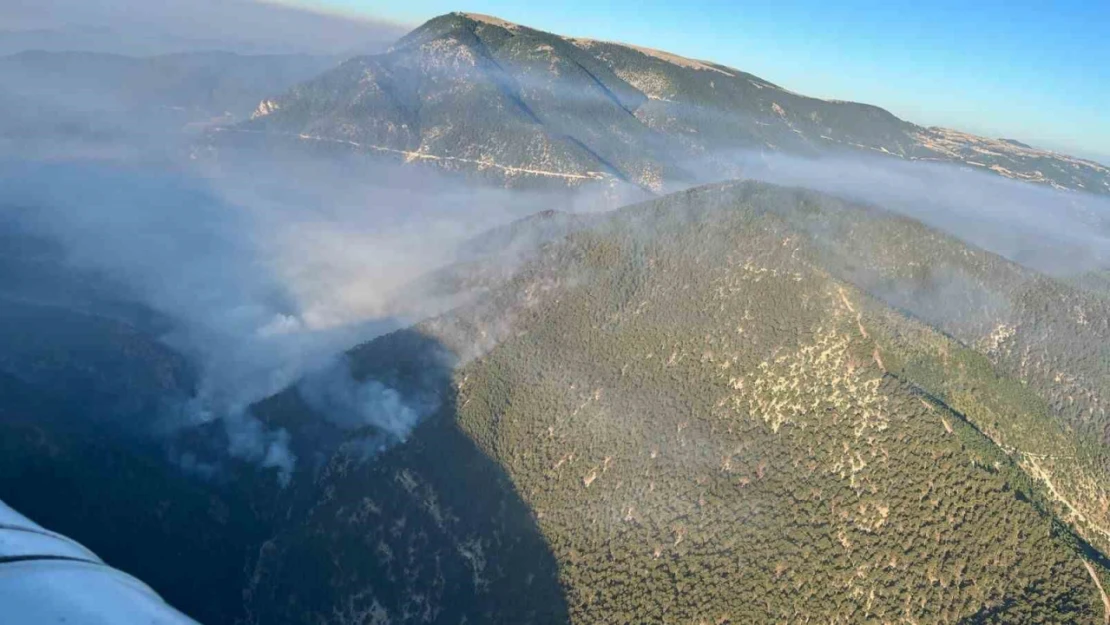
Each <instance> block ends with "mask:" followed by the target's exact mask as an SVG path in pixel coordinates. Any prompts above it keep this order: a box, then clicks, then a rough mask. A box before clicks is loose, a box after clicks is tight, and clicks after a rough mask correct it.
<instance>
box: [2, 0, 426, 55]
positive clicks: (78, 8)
mask: <svg viewBox="0 0 1110 625" xmlns="http://www.w3.org/2000/svg"><path fill="white" fill-rule="evenodd" d="M405 30H406V28H404V27H402V26H398V25H396V24H393V23H390V22H385V21H376V20H374V19H372V18H369V17H357V18H356V17H349V16H341V15H338V14H328V13H322V12H316V11H309V10H306V9H300V8H295V7H292V6H286V5H278V4H276V3H265V2H258V1H254V0H152V1H148V0H7V1H6V2H4V3H2V4H0V54H11V53H15V52H20V51H23V50H53V51H71V50H82V51H95V52H111V53H117V54H132V55H150V54H166V53H171V52H186V51H198V50H224V51H229V52H239V53H244V54H293V53H299V54H327V55H332V54H338V55H354V54H366V53H370V52H377V51H380V50H382V49H384V48H386V47H388V46H389V45H390V44H391V43H393V41H394V40H395V39H396V38H397V37H400V36H401V35H402V34H404V32H405Z"/></svg>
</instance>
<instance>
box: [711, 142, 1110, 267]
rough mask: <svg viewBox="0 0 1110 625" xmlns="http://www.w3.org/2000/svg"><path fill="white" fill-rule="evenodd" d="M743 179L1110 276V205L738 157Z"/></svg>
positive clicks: (986, 181) (1028, 258)
mask: <svg viewBox="0 0 1110 625" xmlns="http://www.w3.org/2000/svg"><path fill="white" fill-rule="evenodd" d="M716 160H727V161H728V162H731V163H734V164H735V167H736V169H737V171H738V172H739V173H740V175H742V176H743V177H746V178H754V179H757V180H763V181H766V182H771V183H775V184H782V185H790V186H801V187H807V188H810V189H816V190H818V191H824V192H827V193H831V194H834V195H838V196H840V197H844V198H846V199H851V200H856V201H862V202H868V203H871V204H874V205H876V206H880V207H883V208H885V209H888V210H893V211H896V212H899V213H902V214H905V215H907V216H909V217H912V218H914V219H917V220H919V221H921V222H923V223H925V224H928V225H930V226H933V227H934V228H937V229H939V230H942V231H944V232H947V233H949V234H952V235H954V236H956V237H957V238H960V239H962V240H964V241H967V242H969V243H971V244H973V245H976V246H979V247H981V248H983V249H986V250H988V251H991V252H994V253H996V254H999V255H1001V256H1004V257H1006V258H1009V259H1010V260H1013V261H1015V262H1018V263H1020V264H1023V265H1025V266H1027V267H1029V268H1031V269H1035V270H1037V271H1041V272H1044V273H1048V274H1050V275H1055V276H1059V277H1074V276H1077V275H1081V274H1084V273H1087V272H1091V271H1098V270H1105V269H1107V268H1110V200H1108V199H1105V198H1102V197H1099V196H1094V195H1090V194H1086V193H1081V192H1075V191H1061V190H1056V189H1052V188H1049V187H1045V186H1039V185H1034V184H1029V183H1025V182H1019V181H1015V180H1009V179H1006V178H1002V177H1000V176H995V175H992V174H988V173H984V172H980V171H975V170H973V169H971V168H968V167H960V166H956V165H951V164H939V163H923V162H908V161H901V160H897V159H894V158H883V157H866V156H855V157H848V156H827V157H823V158H801V157H794V156H789V155H784V154H775V153H762V152H760V153H755V152H739V153H735V154H729V155H726V156H725V157H723V158H718V159H716Z"/></svg>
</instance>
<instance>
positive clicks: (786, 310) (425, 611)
mask: <svg viewBox="0 0 1110 625" xmlns="http://www.w3.org/2000/svg"><path fill="white" fill-rule="evenodd" d="M535 232H538V233H539V234H538V235H534V234H533V233H535ZM520 237H525V238H538V239H539V240H541V241H546V243H545V244H543V245H541V251H540V252H538V254H537V255H536V256H535V257H534V258H533V259H532V260H531V261H530V262H528V263H527V264H525V265H524V266H523V267H522V268H520V269H519V270H514V271H511V272H509V273H508V274H506V273H505V272H504V271H503V270H502V269H501V267H500V265H499V261H498V260H497V259H496V256H494V257H491V258H487V259H486V260H478V261H472V262H471V263H469V264H467V265H465V266H461V267H457V268H455V269H454V270H452V271H450V272H446V273H444V274H442V275H441V276H439V278H438V279H439V280H440V281H441V282H442V286H443V288H447V289H450V288H456V287H457V285H458V284H459V283H460V282H459V281H464V282H465V283H466V284H467V285H468V286H470V287H473V286H475V285H482V284H485V288H486V289H488V291H487V293H486V295H485V296H483V297H481V298H479V299H478V300H476V301H475V302H474V303H472V304H470V305H467V306H464V307H462V308H460V309H458V310H456V311H454V312H452V313H450V314H448V315H446V316H443V317H440V318H436V319H433V320H430V321H428V322H425V323H422V324H420V325H418V326H417V327H415V328H414V329H413V330H410V331H405V332H402V333H397V334H393V335H388V336H386V337H383V338H381V339H378V340H376V341H373V342H371V343H369V344H367V345H365V346H362V347H359V348H357V349H355V350H353V351H352V352H351V354H350V360H351V363H352V364H351V370H352V374H353V376H354V377H355V379H358V380H362V381H363V382H364V383H366V384H377V385H384V386H386V387H389V388H393V389H396V390H397V392H398V393H399V395H400V397H403V398H404V399H405V401H407V402H410V403H412V405H428V401H429V400H428V398H429V397H432V398H435V399H436V401H435V402H434V403H435V405H437V406H438V408H437V409H436V410H435V411H434V413H430V416H428V418H427V419H426V420H425V421H424V422H423V424H422V425H421V426H419V427H418V428H417V430H416V431H415V432H413V434H412V436H411V439H410V440H409V441H408V442H407V443H405V444H403V445H399V446H394V447H389V446H384V447H383V446H380V445H379V442H380V441H381V440H382V438H381V437H382V432H380V431H378V430H376V429H375V428H374V427H372V426H367V427H366V428H363V429H361V430H358V431H356V432H353V433H347V434H344V435H342V440H343V441H345V442H343V443H341V444H339V445H338V446H337V447H335V446H333V449H335V451H333V452H331V453H330V454H329V455H328V456H327V457H321V458H318V460H317V461H316V464H315V465H314V466H315V468H308V467H305V466H301V467H300V468H299V469H298V473H297V474H296V475H295V476H294V479H293V482H292V484H291V485H290V486H289V488H288V490H287V491H285V492H283V493H281V494H279V495H277V498H276V500H275V501H276V502H277V503H276V505H277V508H276V509H277V510H282V512H281V513H280V514H278V516H280V517H281V520H279V521H278V522H277V525H278V526H279V528H280V529H279V530H278V531H277V533H276V535H275V536H274V538H273V539H271V540H270V541H267V543H266V546H265V547H264V548H263V550H262V551H261V552H260V556H259V558H258V559H257V560H256V561H255V563H254V565H253V567H252V569H251V570H252V571H253V572H252V574H251V578H250V580H251V581H250V584H249V587H248V593H247V597H248V611H249V612H250V613H251V614H252V615H254V616H253V618H254V619H255V621H256V622H303V621H312V620H314V619H315V620H321V621H327V619H328V618H334V619H335V620H336V622H359V621H358V620H357V619H358V618H373V619H377V621H376V622H425V621H439V620H442V621H445V622H448V621H456V620H459V619H460V618H464V617H465V618H466V619H467V620H472V619H474V618H480V619H482V620H486V621H502V622H549V621H550V620H552V619H561V618H562V615H564V614H565V615H567V616H569V618H570V620H571V621H573V622H582V623H597V622H613V623H618V622H628V621H641V622H695V623H696V622H717V623H725V622H732V623H748V622H784V621H797V620H806V619H808V620H811V621H816V622H842V623H855V622H868V621H875V622H905V623H910V622H918V623H920V622H948V623H956V622H968V623H973V622H999V623H1002V622H1006V623H1009V622H1045V623H1050V622H1058V623H1101V622H1104V619H1105V618H1106V615H1105V612H1104V607H1103V595H1102V593H1101V591H1100V584H1101V587H1105V586H1106V582H1107V581H1108V580H1110V575H1108V573H1110V571H1108V569H1107V564H1108V562H1107V559H1106V558H1105V557H1104V556H1103V555H1102V553H1104V551H1102V552H1100V550H1099V547H1100V546H1101V548H1102V549H1105V544H1106V543H1105V541H1104V538H1105V537H1104V536H1103V535H1102V534H1101V531H1102V530H1101V529H1100V528H1104V527H1105V526H1106V525H1105V523H1106V508H1105V503H1104V502H1105V501H1106V499H1105V497H1106V495H1105V492H1104V491H1103V490H1101V489H1103V488H1104V486H1103V485H1104V484H1106V483H1107V481H1106V478H1105V476H1106V463H1105V457H1106V456H1105V451H1104V450H1105V449H1106V441H1105V440H1104V438H1101V437H1103V436H1104V432H1105V429H1104V428H1105V423H1106V417H1105V415H1104V414H1103V413H1102V412H1101V411H1100V410H1099V406H1101V401H1102V400H1101V393H1103V392H1104V391H1103V390H1102V386H1101V384H1104V383H1105V380H1106V378H1105V376H1104V375H1103V374H1102V373H1101V370H1100V369H1099V367H1100V366H1103V365H1104V363H1105V361H1104V360H1103V359H1102V358H1103V357H1102V355H1100V354H1099V353H1097V351H1098V350H1099V349H1102V347H1100V346H1102V345H1105V341H1102V342H1099V341H1100V338H1099V337H1101V336H1102V334H1101V333H1104V332H1105V331H1106V320H1107V318H1108V316H1107V314H1106V308H1105V302H1104V301H1103V300H1100V299H1098V298H1096V297H1093V296H1089V295H1086V294H1084V293H1082V292H1078V291H1075V290H1072V289H1069V288H1068V287H1064V286H1062V285H1060V284H1058V283H1055V282H1052V281H1050V280H1048V279H1047V278H1044V277H1042V276H1039V275H1037V274H1032V273H1029V272H1027V271H1026V270H1023V269H1020V268H1018V267H1017V266H1015V265H1012V264H1010V263H1008V262H1006V261H1004V260H1003V259H1000V258H998V257H996V256H993V255H991V254H988V253H986V252H983V251H980V250H976V249H973V248H969V247H967V246H964V245H962V244H960V243H958V242H957V241H955V240H954V239H951V238H949V237H946V236H943V235H940V234H938V233H936V232H935V231H932V230H929V229H927V228H925V227H923V226H921V225H920V224H918V223H917V222H914V221H911V220H907V219H905V218H902V217H898V216H894V215H891V214H889V213H886V212H884V211H881V210H879V209H875V208H869V207H863V206H855V205H851V204H847V203H844V202H842V201H839V200H835V199H832V198H829V197H827V196H822V195H819V194H816V193H812V192H808V191H801V190H795V189H785V188H779V187H773V186H769V185H761V184H754V183H740V184H724V185H714V186H709V187H703V188H698V189H695V190H691V191H688V192H683V193H679V194H674V195H670V196H667V197H665V198H662V199H660V200H657V201H654V202H651V203H648V204H643V205H638V206H632V207H628V208H625V209H621V210H619V211H616V212H614V213H611V214H605V215H600V216H595V217H589V218H586V217H578V218H573V219H568V218H563V217H561V216H559V215H558V214H546V215H543V216H538V217H534V218H532V219H531V220H530V221H526V222H522V223H519V224H516V225H514V226H513V227H511V228H507V229H503V230H502V231H501V232H499V233H495V234H493V235H491V236H490V238H489V239H487V244H488V243H489V241H500V242H502V244H504V245H505V246H506V247H510V248H511V247H512V244H513V241H514V240H515V239H518V238H520ZM926 261H928V263H926ZM926 267H928V268H926ZM1076 306H1079V307H1080V309H1081V310H1082V311H1083V319H1084V320H1085V321H1086V323H1080V322H1079V321H1075V322H1074V323H1072V324H1067V323H1065V324H1064V325H1058V324H1059V321H1058V316H1059V315H1064V316H1067V315H1069V314H1070V315H1075V314H1078V313H1075V312H1074V310H1075V307H1076ZM1049 323H1051V324H1054V325H1052V326H1048V325H1046V324H1049ZM1000 326H1001V327H1002V329H1000ZM1046 327H1053V328H1058V329H1057V330H1053V331H1049V330H1045V328H1046ZM1053 332H1055V333H1056V334H1053ZM1065 334H1066V336H1065ZM1072 342H1076V343H1074V344H1073V343H1072ZM1075 344H1081V345H1087V346H1089V347H1087V348H1086V349H1087V350H1088V351H1087V352H1084V351H1079V350H1076V349H1075ZM1091 350H1093V351H1091ZM398 355H403V356H398ZM428 372H432V373H431V374H429V373H428ZM1057 375H1062V376H1072V377H1069V378H1068V379H1069V380H1071V379H1074V380H1077V382H1075V384H1077V385H1086V386H1082V388H1084V389H1086V390H1087V394H1086V395H1082V396H1080V395H1079V394H1078V393H1077V392H1074V391H1073V392H1072V393H1071V394H1070V395H1069V396H1070V397H1073V398H1075V401H1072V400H1068V399H1066V398H1062V397H1061V396H1060V395H1059V394H1058V393H1057V390H1058V389H1057V386H1056V385H1059V384H1060V380H1057V379H1056V377H1055V376H1057ZM1076 388H1078V386H1077V387H1076ZM1081 397H1082V398H1084V399H1080V398H1081ZM310 404H311V401H308V400H306V399H305V397H304V392H303V391H301V390H297V389H290V390H289V391H287V392H286V393H283V394H282V395H279V396H277V397H275V398H273V399H271V400H268V401H266V402H263V403H262V404H260V405H258V406H256V407H255V413H256V414H258V415H259V416H260V417H261V418H263V419H264V420H265V421H266V422H267V423H270V424H272V425H280V426H282V427H286V428H288V430H289V431H290V432H291V433H292V437H293V440H294V441H298V440H300V441H302V442H301V444H302V445H306V447H304V448H302V450H300V451H299V452H298V453H299V454H301V453H304V450H307V449H309V448H310V447H311V446H310V444H309V443H308V442H307V441H309V440H311V439H313V438H315V439H316V440H324V439H326V438H328V437H329V436H332V435H331V434H326V433H322V432H321V431H320V428H319V426H318V425H317V424H318V423H319V418H318V417H316V416H314V415H313V409H312V408H310V407H309V405H310ZM489 461H492V463H490V462H489ZM475 506H477V507H478V508H480V509H481V514H479V515H477V516H475ZM418 554H419V555H421V557H417V556H418ZM429 555H431V557H429ZM530 562H534V563H538V564H535V565H530V564H528V563H530ZM305 563H308V564H305ZM306 567H307V568H306ZM306 570H307V571H310V572H311V573H306V572H305V571H306ZM460 570H461V571H465V574H464V575H462V576H461V577H460V576H459V575H458V574H457V573H458V571H460ZM306 578H310V579H312V580H313V582H312V583H311V584H309V585H308V586H305V585H303V582H304V580H305V579H306ZM522 595H525V596H529V597H530V600H528V601H521V596H522ZM329 615H336V616H334V617H333V616H329ZM338 615H342V616H338Z"/></svg>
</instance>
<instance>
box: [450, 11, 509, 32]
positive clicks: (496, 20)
mask: <svg viewBox="0 0 1110 625" xmlns="http://www.w3.org/2000/svg"><path fill="white" fill-rule="evenodd" d="M453 15H461V16H463V17H465V18H467V19H470V20H474V21H475V22H481V23H483V24H489V25H491V26H499V27H501V28H505V29H508V30H516V29H518V28H520V24H514V23H513V22H510V21H508V20H503V19H501V18H500V17H497V16H494V15H486V14H484V13H466V12H461V11H460V12H458V13H453Z"/></svg>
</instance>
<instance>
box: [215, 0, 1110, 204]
mask: <svg viewBox="0 0 1110 625" xmlns="http://www.w3.org/2000/svg"><path fill="white" fill-rule="evenodd" d="M223 131H224V134H225V137H226V136H227V135H228V134H230V135H234V134H236V133H260V134H264V135H269V136H271V137H279V136H284V137H287V138H289V139H290V140H292V141H293V142H294V143H296V142H298V141H299V142H306V141H310V142H317V143H319V142H328V143H331V144H333V145H335V146H337V147H338V146H345V148H346V149H354V150H356V151H359V152H367V153H378V154H382V155H391V156H392V157H393V158H396V159H399V160H402V161H404V162H425V163H430V164H434V165H438V166H440V167H442V168H446V169H448V170H455V171H464V172H467V173H470V174H477V175H479V176H485V177H486V178H488V179H490V180H492V181H494V182H496V183H498V184H504V185H507V186H519V185H522V184H529V183H534V182H536V181H538V180H542V179H544V178H546V179H548V180H549V181H555V182H558V183H563V184H570V185H579V184H582V183H587V182H592V181H598V180H600V181H606V180H608V181H610V183H619V182H624V183H629V184H632V185H634V186H637V187H640V188H641V189H644V190H647V191H649V192H651V193H653V194H659V193H665V192H667V191H669V190H675V189H677V188H682V187H683V186H688V185H690V184H696V183H699V182H709V181H712V180H715V179H718V180H719V179H731V178H736V177H742V176H743V167H742V166H741V165H740V164H738V163H737V162H736V159H735V158H734V157H735V156H736V155H737V153H741V152H753V151H754V152H760V151H771V152H783V153H787V154H794V155H800V156H806V157H814V158H818V157H822V156H828V155H837V154H841V155H859V154H874V155H877V156H881V157H884V158H896V159H900V160H907V161H925V162H929V161H932V162H944V163H953V164H957V165H961V166H966V167H970V168H973V169H978V170H982V171H985V172H988V173H992V174H995V175H999V176H1004V177H1007V178H1012V179H1016V180H1023V181H1026V182H1034V183H1038V184H1043V185H1047V186H1052V187H1055V188H1067V189H1074V190H1086V191H1089V192H1091V193H1097V194H1107V193H1110V169H1107V168H1106V167H1104V166H1102V165H1099V164H1098V163H1095V162H1093V161H1088V160H1084V159H1078V158H1074V157H1070V156H1065V155H1062V154H1057V153H1054V152H1050V151H1046V150H1040V149H1037V148H1032V147H1029V146H1027V145H1025V144H1021V143H1019V142H1012V141H1008V140H1002V139H989V138H985V137H978V136H975V135H972V134H969V133H965V132H961V131H955V130H950V129H945V128H939V127H923V126H919V125H916V124H913V123H912V122H908V121H904V120H901V119H899V118H898V117H896V116H895V115H893V114H892V113H890V112H889V111H886V110H885V109H882V108H881V107H877V106H874V105H870V104H865V103H859V102H850V101H841V100H822V99H819V98H813V97H809V96H805V95H801V94H797V93H794V92H792V91H789V90H787V89H784V88H782V87H780V86H778V85H776V84H774V83H772V82H770V81H767V80H765V79H763V78H760V77H758V76H755V75H752V74H749V73H746V72H743V71H741V70H738V69H735V68H731V67H727V66H724V65H720V64H716V63H712V62H709V61H702V60H694V59H688V58H685V57H681V56H678V55H674V54H671V53H669V52H664V51H659V50H654V49H651V48H646V47H642V46H637V45H631V44H620V43H612V42H605V41H600V40H594V39H585V38H571V37H564V36H560V35H557V34H552V33H548V32H544V31H541V30H537V29H534V28H530V27H528V26H524V25H520V24H513V23H511V22H507V21H505V20H501V19H500V18H496V17H493V16H485V15H479V14H467V13H450V14H446V15H442V16H439V17H436V18H433V19H431V20H429V21H428V22H426V23H424V24H423V25H421V26H419V27H417V28H416V29H414V30H413V31H411V32H410V33H408V34H407V35H405V36H404V37H402V38H401V39H399V40H398V41H397V43H395V44H394V45H393V46H392V47H391V48H390V49H389V50H388V51H387V52H386V53H384V54H380V55H375V56H366V57H356V58H354V59H351V60H349V61H347V62H346V63H344V64H343V65H342V66H341V67H340V68H337V69H336V70H333V71H331V72H329V73H326V74H324V75H322V76H320V77H318V78H316V79H313V80H310V81H308V82H306V83H302V84H301V85H298V86H297V87H294V88H293V89H292V90H291V91H289V92H286V93H285V94H284V95H281V96H275V97H272V98H267V99H266V100H264V101H263V102H262V103H261V104H260V107H259V109H258V111H257V114H256V116H255V118H254V119H252V120H250V121H248V122H244V123H242V124H239V125H236V126H232V127H226V128H224V129H223ZM218 134H219V133H217V135H218Z"/></svg>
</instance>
